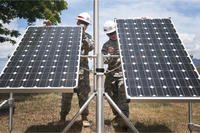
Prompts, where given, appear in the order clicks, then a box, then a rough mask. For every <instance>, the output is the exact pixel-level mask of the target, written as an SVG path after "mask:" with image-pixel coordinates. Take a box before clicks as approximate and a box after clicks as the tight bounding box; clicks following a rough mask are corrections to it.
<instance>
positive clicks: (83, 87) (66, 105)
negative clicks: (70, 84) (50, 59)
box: [60, 70, 90, 118]
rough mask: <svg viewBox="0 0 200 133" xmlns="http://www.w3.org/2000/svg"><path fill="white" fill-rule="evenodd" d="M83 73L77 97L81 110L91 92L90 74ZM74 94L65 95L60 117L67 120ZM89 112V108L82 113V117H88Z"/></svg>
mask: <svg viewBox="0 0 200 133" xmlns="http://www.w3.org/2000/svg"><path fill="white" fill-rule="evenodd" d="M80 71H82V73H80V74H79V81H78V88H76V90H77V96H78V102H79V107H80V108H81V107H82V106H83V104H84V103H85V102H86V101H87V99H88V94H89V92H90V82H89V72H88V71H86V70H80ZM72 97H73V93H63V94H62V99H61V112H60V117H61V118H65V117H66V115H67V114H68V113H69V111H70V109H71V101H72ZM88 114H89V110H88V107H86V108H85V110H84V111H83V112H82V114H81V115H82V116H88Z"/></svg>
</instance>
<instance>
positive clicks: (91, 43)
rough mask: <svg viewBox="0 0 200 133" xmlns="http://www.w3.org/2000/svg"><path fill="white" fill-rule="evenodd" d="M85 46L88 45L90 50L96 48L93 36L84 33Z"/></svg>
mask: <svg viewBox="0 0 200 133" xmlns="http://www.w3.org/2000/svg"><path fill="white" fill-rule="evenodd" d="M82 42H83V47H87V48H88V50H89V51H92V50H93V49H94V41H93V40H92V37H91V36H90V35H89V34H87V33H83V39H82Z"/></svg>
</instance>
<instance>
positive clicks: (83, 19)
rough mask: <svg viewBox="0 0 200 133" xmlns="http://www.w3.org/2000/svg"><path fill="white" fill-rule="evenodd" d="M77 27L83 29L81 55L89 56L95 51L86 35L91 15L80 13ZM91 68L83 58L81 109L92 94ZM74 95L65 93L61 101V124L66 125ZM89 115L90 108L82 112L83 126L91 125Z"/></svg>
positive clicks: (80, 77) (79, 92) (80, 75)
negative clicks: (90, 52) (90, 93)
mask: <svg viewBox="0 0 200 133" xmlns="http://www.w3.org/2000/svg"><path fill="white" fill-rule="evenodd" d="M76 20H77V25H79V26H81V27H82V28H83V34H82V46H81V55H88V53H89V51H91V50H93V49H94V41H93V40H92V38H91V35H89V34H88V33H86V32H85V31H86V29H87V27H88V25H89V24H90V15H89V14H88V13H86V12H83V13H80V14H79V15H78V16H77V18H76ZM88 70H89V66H88V59H87V58H84V57H82V58H81V59H80V70H79V81H78V88H76V89H77V96H78V100H79V107H82V106H83V104H84V103H85V102H86V101H87V99H88V94H89V92H90V83H89V71H88ZM72 96H73V94H71V93H63V94H62V99H61V112H60V122H61V123H64V122H65V119H66V115H67V114H68V113H69V111H70V109H71V101H72ZM88 114H89V111H88V107H87V108H86V109H85V110H84V111H83V112H82V114H81V116H82V123H83V126H90V123H89V121H88V119H87V116H88Z"/></svg>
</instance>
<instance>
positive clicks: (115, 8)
mask: <svg viewBox="0 0 200 133" xmlns="http://www.w3.org/2000/svg"><path fill="white" fill-rule="evenodd" d="M67 2H68V9H67V10H65V11H63V12H62V14H61V20H62V23H61V24H60V25H75V24H76V21H75V17H76V16H77V15H78V14H79V13H80V12H84V11H86V12H89V13H90V14H91V18H92V19H93V15H92V14H93V0H67ZM99 3H100V5H99V7H100V45H102V44H103V42H105V41H106V40H107V37H106V36H105V34H104V33H103V30H102V25H103V23H104V22H105V21H106V20H109V19H111V20H113V19H114V18H141V17H147V18H169V17H171V20H172V22H173V24H174V26H175V28H176V31H177V33H178V35H179V37H180V38H181V40H182V43H183V44H184V45H185V47H186V49H187V50H188V52H189V54H193V55H194V57H195V58H199V59H200V52H199V49H200V28H199V27H200V1H199V0H99ZM35 25H37V26H39V25H42V20H37V22H36V23H35ZM26 26H27V25H26V21H25V20H17V19H15V20H13V22H12V23H11V24H9V25H7V27H9V28H14V29H18V30H20V31H21V33H24V32H25V29H26ZM92 27H93V26H92V25H90V27H89V29H88V32H89V33H90V34H91V35H92V30H93V28H92ZM19 40H20V37H19V38H17V41H19ZM16 46H17V45H14V46H12V45H9V44H1V45H0V58H5V57H7V55H10V54H12V52H13V51H14V49H15V47H16ZM0 63H1V62H0Z"/></svg>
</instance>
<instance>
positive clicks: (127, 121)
mask: <svg viewBox="0 0 200 133" xmlns="http://www.w3.org/2000/svg"><path fill="white" fill-rule="evenodd" d="M105 97H106V99H107V100H108V102H109V103H110V105H112V106H113V108H114V109H115V110H116V111H117V112H118V114H119V115H120V116H121V117H122V118H123V119H124V121H125V122H126V124H127V125H128V126H129V127H130V129H131V130H132V131H133V132H134V133H139V131H138V130H137V129H136V128H135V127H134V125H133V124H132V123H131V122H130V121H129V119H128V118H127V117H126V116H125V115H124V114H123V112H122V111H121V110H120V108H119V107H118V106H117V105H116V104H115V103H114V101H113V100H112V99H111V98H110V96H109V95H108V94H107V93H105Z"/></svg>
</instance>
